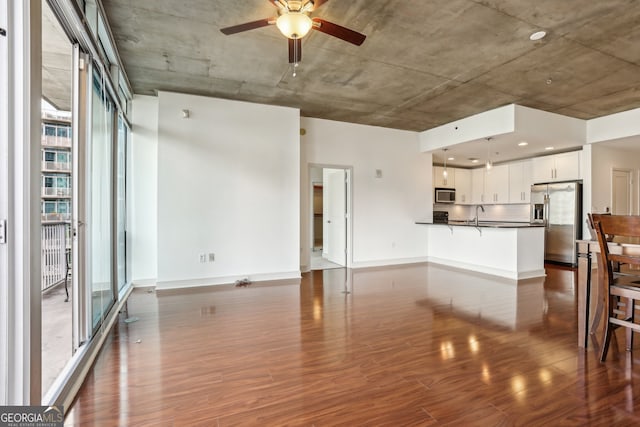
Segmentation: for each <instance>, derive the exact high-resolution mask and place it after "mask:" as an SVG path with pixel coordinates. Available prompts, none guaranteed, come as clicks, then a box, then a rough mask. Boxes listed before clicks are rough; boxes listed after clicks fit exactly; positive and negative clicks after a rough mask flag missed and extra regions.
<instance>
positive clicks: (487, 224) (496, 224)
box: [416, 219, 544, 228]
mask: <svg viewBox="0 0 640 427" xmlns="http://www.w3.org/2000/svg"><path fill="white" fill-rule="evenodd" d="M416 224H424V225H445V226H456V227H483V228H531V227H544V224H531V223H528V222H508V221H480V222H478V225H477V226H476V224H475V222H474V221H473V220H452V219H450V220H449V222H448V223H446V224H443V223H434V222H427V221H416Z"/></svg>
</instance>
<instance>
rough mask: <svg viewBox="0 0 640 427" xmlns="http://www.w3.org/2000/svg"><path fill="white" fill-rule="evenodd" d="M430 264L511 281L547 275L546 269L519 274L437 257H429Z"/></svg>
mask: <svg viewBox="0 0 640 427" xmlns="http://www.w3.org/2000/svg"><path fill="white" fill-rule="evenodd" d="M429 262H430V263H432V264H439V265H446V266H447V267H454V268H457V269H461V270H471V271H475V272H478V273H484V274H489V275H491V276H499V277H505V278H507V279H511V280H523V279H531V278H534V277H544V276H545V275H546V273H545V271H544V268H543V269H542V270H531V271H521V272H517V271H512V270H502V269H498V268H491V267H487V266H484V265H477V264H468V263H464V262H459V261H451V260H447V259H442V258H437V257H429Z"/></svg>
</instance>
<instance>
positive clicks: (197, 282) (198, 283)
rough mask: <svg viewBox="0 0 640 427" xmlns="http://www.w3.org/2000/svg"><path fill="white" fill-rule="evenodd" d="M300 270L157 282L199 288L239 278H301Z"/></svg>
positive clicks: (158, 286)
mask: <svg viewBox="0 0 640 427" xmlns="http://www.w3.org/2000/svg"><path fill="white" fill-rule="evenodd" d="M301 277H302V276H301V275H300V271H285V272H278V273H261V274H244V275H237V276H224V277H204V278H201V279H187V280H165V281H158V282H157V283H156V290H159V291H162V290H167V289H184V288H198V287H205V286H218V285H232V284H234V283H235V282H236V281H237V280H242V279H249V280H250V281H251V282H270V281H274V280H300V278H301Z"/></svg>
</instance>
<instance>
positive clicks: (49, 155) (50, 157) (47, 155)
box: [44, 151, 56, 162]
mask: <svg viewBox="0 0 640 427" xmlns="http://www.w3.org/2000/svg"><path fill="white" fill-rule="evenodd" d="M44 161H45V162H55V161H56V153H54V152H53V151H45V152H44Z"/></svg>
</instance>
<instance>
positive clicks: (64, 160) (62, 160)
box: [58, 151, 69, 163]
mask: <svg viewBox="0 0 640 427" xmlns="http://www.w3.org/2000/svg"><path fill="white" fill-rule="evenodd" d="M58 161H59V162H60V163H67V162H68V161H69V155H68V154H67V153H65V152H62V151H61V152H59V153H58Z"/></svg>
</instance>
